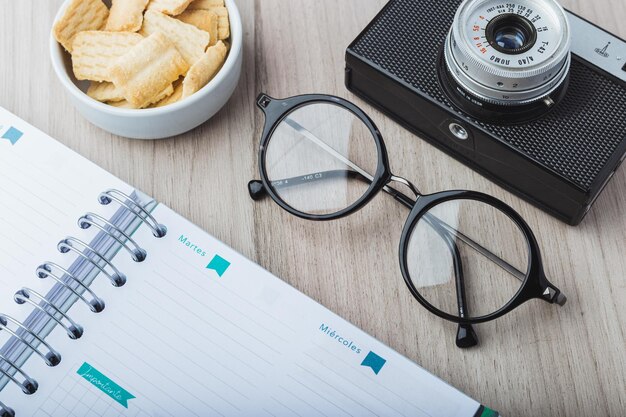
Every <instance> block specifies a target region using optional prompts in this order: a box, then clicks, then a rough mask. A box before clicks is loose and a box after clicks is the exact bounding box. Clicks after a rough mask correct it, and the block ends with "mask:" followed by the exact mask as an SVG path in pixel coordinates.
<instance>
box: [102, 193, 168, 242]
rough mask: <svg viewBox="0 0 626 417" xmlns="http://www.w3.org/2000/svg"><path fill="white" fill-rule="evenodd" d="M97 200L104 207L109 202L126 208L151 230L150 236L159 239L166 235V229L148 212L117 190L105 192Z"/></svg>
mask: <svg viewBox="0 0 626 417" xmlns="http://www.w3.org/2000/svg"><path fill="white" fill-rule="evenodd" d="M98 200H100V204H102V205H105V206H106V205H108V204H110V203H111V201H116V202H117V203H118V204H119V205H121V206H122V207H126V209H127V210H128V211H130V212H131V213H133V214H134V215H136V216H137V217H139V218H140V219H141V220H142V221H143V222H144V224H145V225H146V226H148V227H149V228H150V229H151V230H152V234H153V235H154V236H155V237H159V238H161V237H164V236H165V235H166V234H167V227H165V226H164V225H162V224H160V223H159V222H157V221H156V219H155V218H154V217H153V216H152V214H150V212H149V211H148V210H146V209H145V208H143V207H142V206H141V205H139V204H137V203H136V202H135V201H134V200H133V199H132V198H130V196H128V195H126V194H124V193H123V192H121V191H119V190H107V191H105V192H103V193H101V194H100V196H99V197H98ZM135 208H137V209H138V210H139V212H137V211H135ZM142 214H143V215H145V217H144V216H142ZM148 220H149V221H148Z"/></svg>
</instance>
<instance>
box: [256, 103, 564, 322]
mask: <svg viewBox="0 0 626 417" xmlns="http://www.w3.org/2000/svg"><path fill="white" fill-rule="evenodd" d="M256 102H257V106H258V107H259V108H260V109H261V110H262V111H263V113H264V114H265V125H264V128H263V133H262V136H261V145H260V149H259V157H258V163H259V171H260V175H261V182H262V185H263V188H264V192H267V194H268V195H269V196H270V197H271V198H272V200H274V202H275V203H276V204H278V205H279V206H280V207H281V208H283V209H284V210H286V211H287V212H289V213H291V214H293V215H294V216H297V217H299V218H302V219H306V220H314V221H327V220H336V219H340V218H342V217H345V216H348V215H350V214H353V213H355V212H356V211H358V210H360V209H361V208H363V207H364V206H365V205H366V204H367V203H369V202H370V201H371V200H372V199H373V198H374V197H375V196H376V195H377V194H378V193H379V192H381V191H382V190H383V189H384V188H385V187H386V186H388V185H389V184H390V183H391V182H392V181H393V178H394V175H393V173H392V171H391V167H390V164H389V158H388V153H387V149H386V147H385V144H384V140H383V137H382V134H381V133H380V131H379V130H378V128H377V127H376V125H375V123H374V122H373V121H372V119H371V118H370V117H369V116H368V115H367V114H366V113H365V112H363V111H362V110H361V109H360V108H359V107H357V106H356V105H354V104H353V103H351V102H349V101H347V100H344V99H342V98H340V97H335V96H331V95H325V94H307V95H300V96H294V97H290V98H286V99H274V98H272V97H270V96H268V95H266V94H260V95H259V96H258V98H257V101H256ZM316 103H325V104H332V105H336V106H339V107H342V108H344V109H346V110H348V111H350V112H351V113H352V114H354V115H355V116H356V117H358V118H359V119H360V120H361V121H362V122H363V123H364V124H365V125H366V126H367V127H368V129H369V130H370V133H371V134H372V137H373V139H374V141H375V144H376V148H377V151H378V162H377V163H378V165H377V169H376V173H375V175H374V176H373V179H372V181H371V185H370V187H369V188H368V190H367V191H366V192H365V193H364V194H363V196H362V197H361V198H360V199H359V200H357V201H356V202H354V203H353V204H352V205H350V206H349V207H347V208H345V209H343V210H341V211H338V212H336V213H331V214H322V215H317V214H309V213H304V212H301V211H298V210H296V209H294V208H293V207H291V206H290V205H289V204H287V203H286V202H285V201H283V200H282V198H281V197H280V195H279V193H278V192H276V190H275V188H274V185H273V184H272V182H271V181H270V180H269V178H268V174H267V169H266V154H267V149H268V145H269V143H270V140H271V138H272V134H273V133H274V131H275V130H276V128H277V127H278V125H280V123H281V122H283V121H284V120H285V119H286V118H287V117H288V116H289V115H290V114H291V113H293V112H294V111H295V110H297V109H299V108H301V107H304V106H307V105H310V104H316ZM253 183H254V181H251V183H250V185H249V186H250V187H251V189H250V192H251V196H252V197H253V198H255V199H257V198H256V197H255V196H254V195H253V194H254V192H253V190H252V186H253ZM392 190H393V196H394V197H395V198H396V199H397V200H399V201H400V202H402V203H403V204H404V205H406V206H407V207H409V208H410V209H411V212H410V214H409V216H408V218H407V220H406V223H405V225H404V228H403V231H402V235H401V239H400V248H399V249H400V250H399V259H400V269H401V272H402V276H403V278H404V281H405V283H406V285H407V287H408V289H409V291H410V292H411V294H412V295H413V297H414V298H415V299H416V300H417V301H418V302H419V303H420V304H422V306H424V307H425V308H426V309H427V310H428V311H429V312H431V313H432V314H435V315H436V316H438V317H441V318H443V319H446V320H449V321H451V322H454V323H458V324H460V325H466V326H469V325H472V324H478V323H484V322H487V321H491V320H495V319H497V318H499V317H502V316H503V315H505V314H507V313H510V312H511V311H512V310H514V309H515V308H517V307H519V306H520V305H522V304H523V303H525V302H527V301H530V300H532V299H541V300H544V301H546V302H549V303H551V304H559V305H563V304H565V301H566V297H565V296H564V295H563V294H562V293H561V291H560V290H559V289H558V288H557V287H555V286H554V285H552V284H551V283H550V282H549V281H548V279H547V277H546V274H545V272H544V268H543V262H542V259H541V252H540V249H539V244H538V243H537V239H536V237H535V235H534V233H533V232H532V230H531V229H530V227H529V226H528V224H527V223H526V221H525V220H524V219H523V218H522V217H521V216H520V215H519V214H518V213H517V212H516V211H515V210H514V209H513V208H511V207H510V206H509V205H507V204H506V203H504V202H503V201H501V200H498V199H497V198H495V197H492V196H490V195H487V194H484V193H479V192H476V191H467V190H458V191H442V192H437V193H434V194H429V195H424V194H421V193H419V194H418V196H417V199H416V200H415V201H414V200H413V199H411V198H410V197H408V196H406V195H405V194H403V193H401V192H400V191H397V190H395V189H393V188H392ZM452 200H474V201H478V202H482V203H485V204H487V205H490V206H492V207H493V208H495V209H497V210H499V211H500V212H502V213H503V214H505V215H506V216H508V217H509V218H510V219H511V220H512V221H513V222H514V223H515V224H516V225H517V226H518V227H519V229H520V231H521V232H522V233H523V234H524V236H525V238H526V242H527V243H528V253H529V268H528V271H527V272H526V273H525V278H524V280H523V281H522V283H521V286H520V288H519V290H518V291H517V293H516V294H515V295H514V296H513V298H512V299H511V300H510V301H509V302H508V303H507V304H505V305H504V306H503V307H501V308H500V309H499V310H497V311H495V312H492V313H490V314H487V315H484V316H479V317H470V318H467V317H461V316H455V315H452V314H449V313H445V312H443V311H441V310H440V309H438V308H436V307H435V306H433V305H432V304H431V303H430V302H429V301H428V300H426V299H425V298H424V297H423V296H422V295H421V294H420V293H419V291H418V290H417V288H416V287H415V284H414V283H413V281H412V280H411V278H410V273H409V269H408V246H409V241H410V237H411V234H412V232H413V229H414V228H415V227H416V226H417V224H418V222H419V221H420V220H421V219H423V218H424V216H425V215H426V214H427V213H428V212H429V210H430V209H432V208H433V207H435V206H437V205H439V204H441V203H444V202H446V201H452Z"/></svg>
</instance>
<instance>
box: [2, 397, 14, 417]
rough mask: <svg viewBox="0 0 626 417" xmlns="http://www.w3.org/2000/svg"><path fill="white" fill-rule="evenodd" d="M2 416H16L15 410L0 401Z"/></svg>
mask: <svg viewBox="0 0 626 417" xmlns="http://www.w3.org/2000/svg"><path fill="white" fill-rule="evenodd" d="M0 417H15V411H13V409H12V408H9V407H7V406H6V405H4V404H3V403H2V401H0Z"/></svg>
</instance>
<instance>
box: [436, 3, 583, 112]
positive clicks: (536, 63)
mask: <svg viewBox="0 0 626 417" xmlns="http://www.w3.org/2000/svg"><path fill="white" fill-rule="evenodd" d="M519 26H524V27H525V28H527V29H525V31H524V32H525V33H522V31H518V32H515V30H516V28H518V27H519ZM520 45H525V48H519V46H520ZM516 47H517V49H514V48H516ZM569 49H570V29H569V21H568V18H567V15H566V14H565V11H564V10H563V8H562V7H561V6H560V5H559V4H558V3H557V2H556V1H555V0H519V1H518V2H516V3H506V2H505V1H503V0H467V1H465V2H464V3H463V4H462V5H461V6H460V7H459V9H458V10H457V13H456V16H455V19H454V23H453V25H452V28H451V30H450V32H449V33H448V36H447V38H446V41H445V48H444V58H445V64H446V66H447V69H448V72H449V73H450V74H451V75H452V77H453V78H454V79H455V81H456V82H457V84H459V85H460V86H461V87H462V88H463V89H464V90H466V92H468V93H470V94H471V95H473V96H475V97H477V98H479V99H481V100H483V101H485V102H488V103H493V104H501V105H505V106H512V105H524V104H528V103H532V102H535V101H538V100H541V99H543V98H545V97H546V96H548V95H549V94H551V93H552V92H554V91H555V90H556V89H558V88H559V87H560V86H561V85H562V84H563V83H564V82H565V80H566V79H567V75H568V73H569V67H570V63H571V56H570V52H569Z"/></svg>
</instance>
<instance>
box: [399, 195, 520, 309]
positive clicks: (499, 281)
mask: <svg viewBox="0 0 626 417" xmlns="http://www.w3.org/2000/svg"><path fill="white" fill-rule="evenodd" d="M476 245H480V246H482V247H483V248H485V249H487V250H488V251H489V252H491V254H493V255H495V256H497V257H498V258H500V261H496V262H493V261H492V259H490V258H489V257H488V256H485V255H484V253H481V252H480V251H477V250H475V247H476ZM456 250H458V252H459V255H460V256H454V251H456ZM407 253H408V254H407V264H408V271H409V276H410V277H409V278H410V280H411V281H412V283H413V284H414V286H415V287H416V289H417V291H418V292H419V293H420V295H421V296H422V297H424V299H426V301H428V302H429V303H430V304H431V305H432V306H434V307H435V308H437V309H439V310H440V311H442V312H444V313H447V314H451V315H453V316H459V317H464V318H468V319H470V318H477V317H481V316H486V315H489V314H491V313H494V312H496V311H498V310H500V309H501V308H503V307H504V306H505V305H506V304H507V303H508V302H509V301H510V300H512V299H513V298H514V297H515V295H516V294H517V292H518V291H519V290H520V288H521V287H522V285H523V282H524V279H525V277H526V275H527V273H528V269H529V267H530V253H529V244H528V241H527V239H526V236H525V234H524V233H523V232H522V230H521V229H520V228H519V227H518V226H517V224H516V223H515V222H514V221H513V220H511V219H510V218H509V217H508V216H507V215H506V214H505V213H504V212H502V211H500V210H498V209H497V208H495V207H493V206H491V205H489V204H487V203H483V202H480V201H476V200H460V199H459V200H449V201H445V202H443V203H440V204H438V205H436V206H434V207H433V208H431V209H430V210H429V211H428V212H427V214H426V215H424V216H423V217H422V218H421V219H420V220H419V221H418V223H417V224H416V225H415V227H414V229H413V230H412V233H411V235H410V237H409V245H408V252H407ZM501 261H505V262H506V263H507V264H508V266H507V267H505V268H504V267H502V265H503V263H502V262H501ZM459 263H460V265H459ZM460 297H463V298H462V300H461V305H463V306H464V311H462V312H460V311H459V305H460V303H459V299H460Z"/></svg>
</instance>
